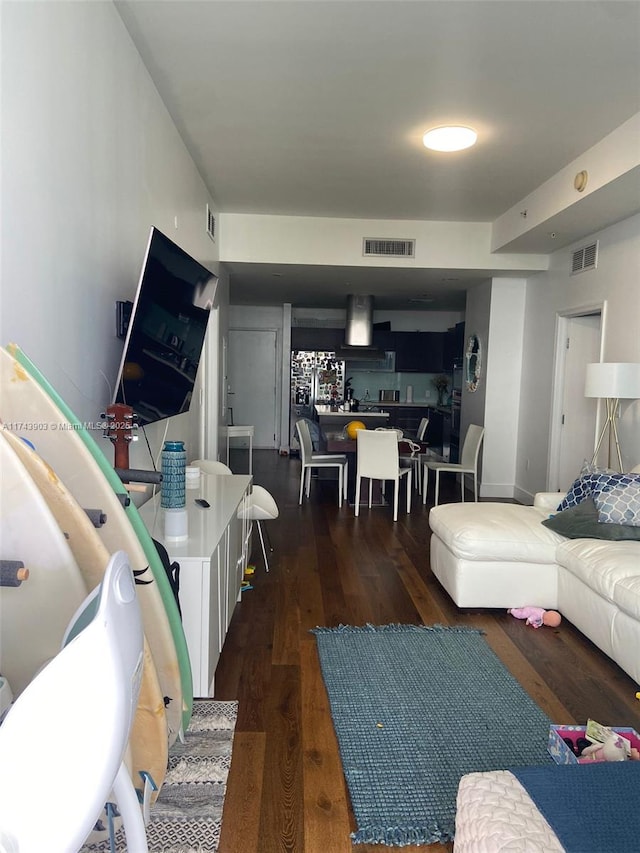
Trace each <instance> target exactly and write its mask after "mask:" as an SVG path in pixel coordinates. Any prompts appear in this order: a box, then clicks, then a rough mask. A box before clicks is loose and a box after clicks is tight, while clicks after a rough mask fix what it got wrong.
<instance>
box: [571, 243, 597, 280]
mask: <svg viewBox="0 0 640 853" xmlns="http://www.w3.org/2000/svg"><path fill="white" fill-rule="evenodd" d="M597 265H598V241H597V240H596V242H595V243H590V244H589V245H588V246H582V248H581V249H576V250H575V252H574V253H573V255H572V256H571V275H575V273H579V272H585V271H586V270H594V269H595V268H596V267H597Z"/></svg>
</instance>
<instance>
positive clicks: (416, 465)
mask: <svg viewBox="0 0 640 853" xmlns="http://www.w3.org/2000/svg"><path fill="white" fill-rule="evenodd" d="M428 426H429V418H428V417H427V418H421V419H420V424H419V426H418V431H417V433H416V439H417V440H418V442H419V444H422V443H424V437H425V435H426V434H427V427H428ZM419 449H420V446H419V445H418V451H419ZM411 459H412V462H413V476H414V477H415V483H414V485H415V487H416V489H417V490H418V494H419V495H421V494H422V466H423V465H424V463H425V455H424V453H419V452H416V453H414V452H413V448H412V453H411Z"/></svg>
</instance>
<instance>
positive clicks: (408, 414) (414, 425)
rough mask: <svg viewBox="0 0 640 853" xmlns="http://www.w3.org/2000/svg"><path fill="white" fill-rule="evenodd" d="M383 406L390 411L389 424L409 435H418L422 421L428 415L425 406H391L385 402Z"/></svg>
mask: <svg viewBox="0 0 640 853" xmlns="http://www.w3.org/2000/svg"><path fill="white" fill-rule="evenodd" d="M380 405H381V407H382V408H383V409H384V410H385V411H388V412H389V426H392V427H394V428H395V429H401V430H402V431H403V432H404V433H406V434H407V435H409V436H411V435H416V433H417V432H418V427H419V426H420V421H421V420H422V418H424V417H427V411H428V410H427V409H426V408H425V407H424V406H420V407H418V406H389V407H388V408H387V407H385V404H384V403H381V404H380Z"/></svg>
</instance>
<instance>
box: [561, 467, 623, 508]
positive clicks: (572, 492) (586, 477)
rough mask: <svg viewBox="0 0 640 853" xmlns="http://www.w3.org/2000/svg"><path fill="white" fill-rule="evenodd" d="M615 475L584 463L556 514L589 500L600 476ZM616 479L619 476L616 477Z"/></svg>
mask: <svg viewBox="0 0 640 853" xmlns="http://www.w3.org/2000/svg"><path fill="white" fill-rule="evenodd" d="M609 474H615V471H612V470H611V469H610V468H598V466H597V465H594V464H593V463H592V462H587V460H586V459H585V461H584V462H583V464H582V470H581V471H580V474H579V476H578V478H577V480H575V481H574V482H573V483H572V485H571V488H570V489H569V491H568V492H567V494H566V495H565V497H564V498H563V499H562V500H561V501H560V504H559V505H558V509H557V510H556V512H562V511H563V510H565V509H570V508H571V507H574V506H578V504H580V503H582V501H583V500H585V499H586V498H590V497H591V496H592V494H593V490H594V487H596V486H597V485H598V482H599V479H600V477H602V476H608V475H609ZM617 476H618V477H619V476H620V474H618V475H617Z"/></svg>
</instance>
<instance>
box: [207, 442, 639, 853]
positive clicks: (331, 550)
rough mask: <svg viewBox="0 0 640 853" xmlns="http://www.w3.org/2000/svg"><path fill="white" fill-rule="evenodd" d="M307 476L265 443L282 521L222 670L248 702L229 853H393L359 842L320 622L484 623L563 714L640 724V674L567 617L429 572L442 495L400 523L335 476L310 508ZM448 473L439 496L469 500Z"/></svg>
mask: <svg viewBox="0 0 640 853" xmlns="http://www.w3.org/2000/svg"><path fill="white" fill-rule="evenodd" d="M238 470H240V469H238ZM299 476H300V463H299V461H298V460H297V459H296V458H291V459H290V458H288V457H280V456H279V455H278V454H277V453H276V452H275V451H255V452H254V480H255V482H256V483H259V484H260V485H263V486H265V487H266V488H267V489H269V490H270V491H271V492H272V494H273V495H274V497H275V499H276V501H277V503H278V506H279V509H280V517H279V519H277V520H276V521H272V522H267V523H266V524H268V531H269V535H270V537H271V541H272V544H273V547H274V552H273V554H271V556H270V568H271V571H270V572H269V573H268V574H267V573H265V570H264V564H263V560H262V556H261V554H260V549H259V543H258V539H257V537H254V550H253V558H252V562H253V563H255V566H256V573H255V575H254V579H253V587H254V588H253V589H252V590H250V591H248V592H245V593H243V597H242V601H241V602H240V603H239V604H238V605H237V607H236V610H235V613H234V616H233V620H232V623H231V628H230V631H229V634H228V636H227V640H226V642H225V646H224V649H223V652H222V656H221V659H220V663H219V665H218V670H217V673H216V698H217V699H222V700H229V699H237V700H238V702H239V710H238V721H237V726H236V732H235V740H234V747H233V759H232V764H231V771H230V774H229V780H228V788H227V795H226V800H225V807H224V818H223V825H222V838H221V843H220V853H281V852H282V851H291V852H292V853H352V851H358V853H380V851H381V850H384V849H387V848H384V847H383V846H379V845H352V844H351V842H350V838H349V833H350V832H351V831H353V829H354V823H353V817H352V814H351V811H350V807H349V798H348V794H347V791H346V786H345V782H344V777H343V774H342V768H341V764H340V757H339V754H338V748H337V743H336V740H335V736H334V732H333V726H332V722H331V715H330V712H329V708H328V701H327V697H326V694H325V690H324V685H323V682H322V677H321V675H320V669H319V664H318V660H317V655H316V648H315V640H314V637H313V635H311V634H310V633H309V631H310V629H311V628H314V627H315V626H317V625H324V626H335V625H338V624H340V623H343V624H353V625H362V624H364V623H367V622H370V623H374V624H385V623H390V622H400V623H412V624H420V623H424V624H434V623H440V624H451V625H454V624H455V625H461V624H467V625H474V626H477V627H479V628H482V629H483V630H484V631H485V632H486V637H487V640H488V642H489V643H490V644H491V646H492V648H493V649H494V650H495V652H496V653H497V654H498V655H499V657H500V658H501V659H502V661H503V662H504V663H505V665H506V666H507V667H508V668H509V669H510V671H511V672H512V673H513V674H514V675H515V676H516V677H517V678H518V680H519V681H520V683H521V684H522V685H523V687H524V688H525V689H526V690H527V691H528V692H529V694H530V695H531V696H532V698H533V699H534V700H535V701H536V702H537V703H538V704H539V705H540V707H541V708H542V709H543V710H544V711H545V712H546V713H547V715H548V716H549V717H550V718H551V719H553V720H555V721H557V722H563V723H580V724H583V723H584V722H585V721H586V719H587V717H592V718H594V719H596V720H598V721H600V722H602V723H604V724H609V725H613V724H617V725H628V726H633V727H634V728H636V729H638V730H640V703H639V702H638V701H636V700H635V698H634V697H635V692H636V690H637V689H638V688H637V686H636V685H635V683H634V682H633V681H632V680H631V679H630V678H628V677H627V676H626V675H625V673H624V672H622V670H620V669H619V667H617V666H616V665H615V664H614V663H613V662H612V661H610V660H609V658H607V657H606V656H605V655H603V654H602V653H600V652H599V651H598V649H596V648H595V646H593V645H592V644H591V643H590V642H589V641H588V640H586V639H585V638H584V637H583V636H582V635H581V634H580V633H579V632H578V631H577V630H576V629H574V628H573V626H572V625H571V624H570V623H568V622H567V621H566V620H565V621H563V622H562V624H561V626H560V627H559V628H558V629H552V628H544V629H539V630H535V629H533V628H530V627H527V626H526V625H525V624H524V622H522V621H519V620H516V619H514V618H512V617H511V616H508V615H507V614H506V612H504V611H502V610H500V611H497V610H492V611H491V610H490V611H487V610H484V611H471V610H459V609H458V608H457V607H456V606H455V605H454V604H453V603H452V601H451V600H450V598H449V597H448V595H447V593H445V592H444V590H443V589H442V588H441V587H440V585H439V583H438V582H437V580H436V579H435V578H434V577H433V575H432V574H431V571H430V568H429V536H430V532H429V525H428V512H429V508H430V503H428V504H427V506H424V507H423V505H422V502H421V501H419V500H416V501H415V503H414V506H413V508H412V511H411V514H410V515H407V514H406V512H405V511H404V510H405V506H404V496H403V493H402V492H401V497H400V512H399V516H398V522H397V523H396V524H394V523H393V521H392V515H391V508H390V507H379V508H375V509H372V510H371V511H369V510H368V509H362V510H361V514H360V517H359V518H357V519H356V518H355V517H354V514H353V508H352V507H349V506H347V505H345V506H344V507H343V508H342V509H338V506H337V499H336V486H335V484H333V483H330V482H326V481H325V482H322V481H315V480H314V481H313V482H312V491H311V500H310V501H309V502H306V501H305V503H304V504H303V506H301V507H300V506H298V487H299ZM447 479H450V478H444V481H443V482H444V484H443V490H442V493H441V502H446V501H448V500H457V499H458V493H457V489H455V488H454V486H453V484H450V485H449V484H446V480H447ZM403 491H404V490H403ZM415 494H416V493H415V492H414V495H415ZM532 603H535V602H532ZM402 849H403V850H406V851H407V853H412V851H413V852H414V853H417V851H419V850H422V851H423V850H425V849H427V850H431V851H433V853H436V851H444V850H448V851H450V850H452V845H451V844H448V845H432V846H430V847H427V848H425V847H405V848H402Z"/></svg>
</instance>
